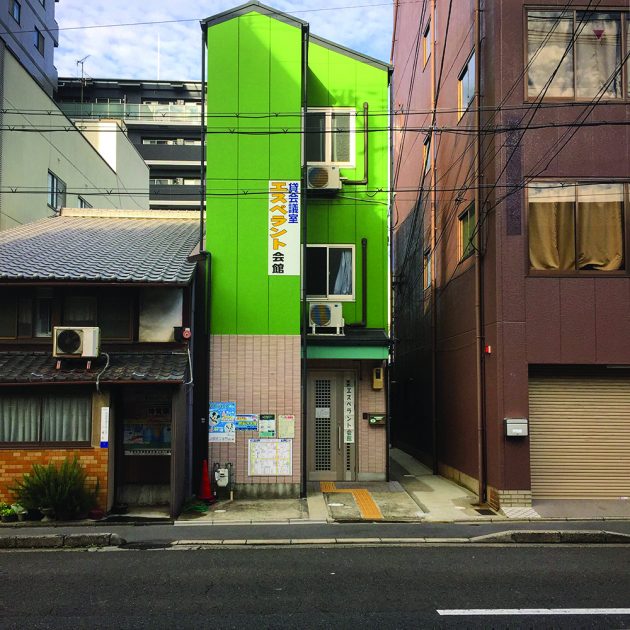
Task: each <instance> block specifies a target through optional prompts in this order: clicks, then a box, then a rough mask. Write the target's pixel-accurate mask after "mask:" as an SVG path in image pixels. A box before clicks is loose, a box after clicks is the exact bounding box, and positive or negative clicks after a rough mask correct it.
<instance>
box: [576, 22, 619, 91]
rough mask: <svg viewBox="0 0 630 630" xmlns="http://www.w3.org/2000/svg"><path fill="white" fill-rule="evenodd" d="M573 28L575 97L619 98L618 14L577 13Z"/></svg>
mask: <svg viewBox="0 0 630 630" xmlns="http://www.w3.org/2000/svg"><path fill="white" fill-rule="evenodd" d="M576 29H577V38H576V47H575V48H576V50H575V55H576V71H577V76H576V91H577V96H578V98H585V97H588V98H593V97H595V96H600V95H602V92H603V96H602V98H620V97H621V15H620V14H619V13H592V12H588V13H585V12H584V13H582V12H578V14H577V24H576Z"/></svg>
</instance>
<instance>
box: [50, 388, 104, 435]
mask: <svg viewBox="0 0 630 630" xmlns="http://www.w3.org/2000/svg"><path fill="white" fill-rule="evenodd" d="M91 412H92V410H91V404H90V398H89V397H84V396H44V398H43V399H42V440H43V441H44V442H89V441H90V438H91V422H90V419H91Z"/></svg>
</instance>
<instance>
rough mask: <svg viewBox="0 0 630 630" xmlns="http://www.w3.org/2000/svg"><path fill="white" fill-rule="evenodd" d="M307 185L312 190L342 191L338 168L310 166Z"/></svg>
mask: <svg viewBox="0 0 630 630" xmlns="http://www.w3.org/2000/svg"><path fill="white" fill-rule="evenodd" d="M306 183H307V186H308V188H309V189H311V190H341V178H340V177H339V169H338V168H337V167H336V166H309V167H308V168H307V169H306Z"/></svg>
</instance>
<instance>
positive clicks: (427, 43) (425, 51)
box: [422, 20, 431, 65]
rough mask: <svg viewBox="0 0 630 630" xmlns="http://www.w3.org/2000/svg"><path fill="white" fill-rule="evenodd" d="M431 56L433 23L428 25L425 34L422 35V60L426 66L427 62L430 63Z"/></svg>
mask: <svg viewBox="0 0 630 630" xmlns="http://www.w3.org/2000/svg"><path fill="white" fill-rule="evenodd" d="M430 56H431V21H430V20H429V22H428V23H427V25H426V27H425V29H424V33H423V35H422V60H423V64H424V65H426V63H427V61H429V57H430Z"/></svg>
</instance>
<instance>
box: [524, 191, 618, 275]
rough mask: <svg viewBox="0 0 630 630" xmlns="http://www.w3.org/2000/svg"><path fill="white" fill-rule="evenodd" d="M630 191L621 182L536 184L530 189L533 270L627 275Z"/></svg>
mask: <svg viewBox="0 0 630 630" xmlns="http://www.w3.org/2000/svg"><path fill="white" fill-rule="evenodd" d="M627 186H628V185H627V184H622V183H615V182H607V183H589V182H584V183H582V182H577V183H576V182H536V183H532V184H530V185H529V186H528V189H527V194H528V233H529V266H530V269H532V270H537V271H555V272H580V271H621V270H623V269H624V268H625V255H624V249H625V248H624V233H625V230H624V224H625V220H624V219H625V208H624V205H625V204H624V187H627ZM626 192H627V191H626Z"/></svg>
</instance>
